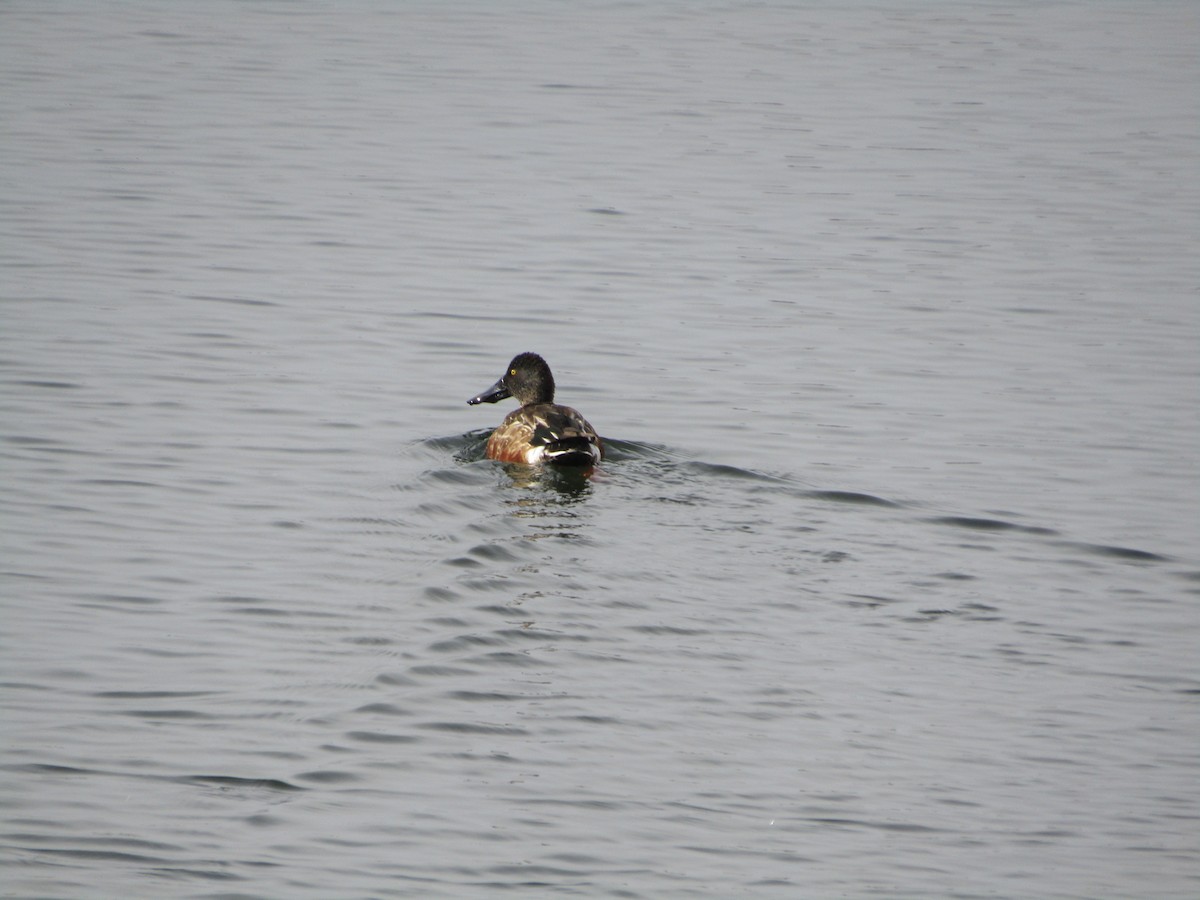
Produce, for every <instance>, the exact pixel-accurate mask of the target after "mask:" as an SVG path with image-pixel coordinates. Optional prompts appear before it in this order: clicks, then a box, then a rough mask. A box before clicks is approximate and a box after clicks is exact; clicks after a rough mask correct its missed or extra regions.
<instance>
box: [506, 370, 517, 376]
mask: <svg viewBox="0 0 1200 900" xmlns="http://www.w3.org/2000/svg"><path fill="white" fill-rule="evenodd" d="M508 374H509V375H516V374H517V370H516V369H509V370H508Z"/></svg>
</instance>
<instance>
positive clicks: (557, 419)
mask: <svg viewBox="0 0 1200 900" xmlns="http://www.w3.org/2000/svg"><path fill="white" fill-rule="evenodd" d="M487 455H488V456H489V457H491V458H492V459H499V460H503V461H505V462H523V463H529V464H536V463H543V462H544V463H553V464H554V465H559V466H590V465H594V464H595V463H597V462H599V461H600V460H601V459H603V458H604V444H603V443H602V442H601V440H600V436H599V435H598V434H596V429H594V428H592V426H591V425H590V424H589V423H588V421H587V419H585V418H584V417H583V416H581V415H580V414H579V413H578V412H577V411H576V410H574V409H571V407H569V406H559V405H558V404H556V403H534V404H530V405H529V406H522V407H521V408H520V409H516V410H513V411H512V412H511V413H509V414H508V416H507V417H506V418H505V419H504V421H503V422H501V423H500V427H499V428H497V429H496V430H495V431H493V432H492V436H491V437H490V438H489V439H488V445H487Z"/></svg>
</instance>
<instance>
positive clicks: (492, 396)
mask: <svg viewBox="0 0 1200 900" xmlns="http://www.w3.org/2000/svg"><path fill="white" fill-rule="evenodd" d="M505 397H516V398H517V402H518V403H520V404H521V405H522V406H528V405H529V404H531V403H553V402H554V376H553V375H551V374H550V367H549V366H548V365H546V361H545V360H544V359H542V358H541V357H540V356H538V355H537V354H536V353H519V354H517V355H516V356H514V357H513V359H512V362H510V363H509V364H508V368H507V369H506V370H505V371H504V374H503V375H501V376H500V380H499V381H497V382H496V383H495V384H493V385H492V386H491V387H490V388H488V389H487V390H486V391H484V392H483V393H482V394H478V395H477V396H475V397H472V398H471V399H470V400H468V401H467V403H468V405H471V406H474V405H475V404H476V403H495V402H496V401H497V400H503V399H504V398H505Z"/></svg>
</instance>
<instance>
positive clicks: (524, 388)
mask: <svg viewBox="0 0 1200 900" xmlns="http://www.w3.org/2000/svg"><path fill="white" fill-rule="evenodd" d="M506 397H516V398H517V402H518V403H520V404H521V407H520V409H515V410H513V411H512V412H510V413H509V414H508V415H507V416H505V417H504V421H503V422H501V423H500V426H499V427H498V428H497V429H496V430H495V431H493V432H492V436H491V437H490V438H488V442H487V455H488V457H489V458H490V459H496V460H500V461H501V462H518V463H526V464H528V465H537V464H539V463H553V464H554V465H559V466H591V465H595V464H596V463H598V462H599V461H600V460H601V459H603V458H604V444H603V443H602V442H601V441H600V436H599V435H598V434H596V429H594V428H593V427H592V426H591V425H589V424H588V421H587V419H585V418H584V417H583V416H581V415H580V414H579V413H578V412H576V411H575V410H573V409H571V407H569V406H560V405H559V404H557V403H555V402H554V376H553V375H551V374H550V366H548V365H547V364H546V361H545V360H544V359H542V358H541V357H540V356H538V355H537V354H536V353H520V354H518V355H517V356H514V357H513V360H512V362H510V363H509V364H508V368H507V369H506V370H505V372H504V374H503V375H502V376H501V377H500V380H499V381H497V382H496V383H495V384H493V385H492V386H491V387H490V388H488V389H487V390H486V391H484V392H483V393H482V394H479V395H477V396H475V397H472V398H471V399H470V400H468V401H467V403H468V404H469V405H471V406H474V405H475V404H476V403H495V402H496V401H498V400H503V399H505V398H506Z"/></svg>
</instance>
